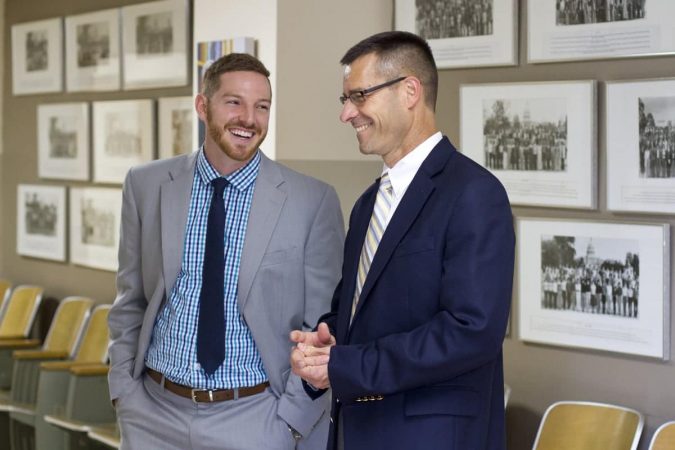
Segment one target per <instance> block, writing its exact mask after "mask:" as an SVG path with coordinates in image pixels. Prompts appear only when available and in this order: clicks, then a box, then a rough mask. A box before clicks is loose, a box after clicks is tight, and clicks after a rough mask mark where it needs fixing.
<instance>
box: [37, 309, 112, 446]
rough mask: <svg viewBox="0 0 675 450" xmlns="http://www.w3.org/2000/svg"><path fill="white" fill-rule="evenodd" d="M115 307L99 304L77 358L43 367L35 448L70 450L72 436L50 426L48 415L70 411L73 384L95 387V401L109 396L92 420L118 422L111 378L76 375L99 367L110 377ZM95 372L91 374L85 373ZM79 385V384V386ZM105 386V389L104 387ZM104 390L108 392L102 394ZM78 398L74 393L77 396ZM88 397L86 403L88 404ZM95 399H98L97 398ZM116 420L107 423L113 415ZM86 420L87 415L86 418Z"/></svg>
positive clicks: (99, 370)
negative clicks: (109, 384)
mask: <svg viewBox="0 0 675 450" xmlns="http://www.w3.org/2000/svg"><path fill="white" fill-rule="evenodd" d="M111 306H112V305H107V304H106V305H99V306H97V307H96V308H95V309H94V311H93V312H92V314H91V318H90V319H89V324H88V325H87V329H86V331H85V333H84V336H83V337H82V343H81V344H80V347H79V349H78V351H77V354H76V356H75V358H74V359H73V360H72V361H51V362H43V363H42V364H40V377H39V381H38V394H37V403H36V406H35V448H38V449H47V448H48V449H50V450H61V449H65V448H69V447H66V441H68V440H69V435H68V434H67V433H66V431H64V430H63V429H61V428H58V427H55V426H53V425H50V424H49V423H47V422H46V421H45V416H48V415H61V414H63V413H64V412H65V411H66V409H67V404H68V402H69V401H70V400H69V399H70V397H71V393H70V389H71V387H70V386H71V384H73V385H74V386H73V388H72V389H75V390H77V389H78V387H77V386H78V385H85V386H86V385H88V384H91V385H93V386H94V387H95V389H94V391H95V392H94V394H95V395H94V396H93V397H92V398H91V399H90V400H91V401H93V402H95V401H97V400H98V399H100V397H101V395H103V394H104V395H105V402H104V404H103V405H100V406H101V408H100V411H99V412H96V411H95V412H94V413H93V414H92V415H91V418H92V419H95V418H96V417H98V415H101V414H102V415H103V418H102V419H101V422H104V421H114V411H113V410H112V407H111V406H110V400H109V398H108V388H107V379H105V376H103V378H102V379H101V377H99V378H98V379H94V378H91V379H86V380H85V379H84V378H81V379H80V378H78V379H75V380H74V379H73V378H74V377H76V376H78V375H77V372H75V373H74V372H73V369H75V368H91V367H94V368H97V369H96V370H98V372H96V371H95V372H96V374H99V375H100V374H102V373H104V375H105V374H107V367H108V366H107V365H106V364H105V363H106V361H107V360H108V343H109V339H110V336H109V330H108V313H109V311H110V308H111ZM85 372H86V373H91V371H85ZM78 382H79V383H78ZM101 385H103V388H101ZM102 389H104V390H105V392H103V393H102V392H101V390H102ZM84 391H86V388H81V389H80V391H79V392H84ZM73 395H74V394H73ZM86 395H88V394H87V393H85V394H84V397H85V399H84V401H86ZM94 397H95V398H94ZM111 415H112V416H113V419H112V420H107V419H108V418H109V417H110V416H111ZM85 417H86V416H85ZM104 419H106V420H104Z"/></svg>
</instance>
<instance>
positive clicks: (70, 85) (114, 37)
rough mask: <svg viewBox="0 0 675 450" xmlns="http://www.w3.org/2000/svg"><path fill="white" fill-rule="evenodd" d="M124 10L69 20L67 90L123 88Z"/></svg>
mask: <svg viewBox="0 0 675 450" xmlns="http://www.w3.org/2000/svg"><path fill="white" fill-rule="evenodd" d="M120 41H121V37H120V10H119V8H114V9H106V10H102V11H96V12H93V13H87V14H79V15H75V16H67V17H66V91H68V92H80V91H116V90H119V89H120V87H121V81H120V80H121V74H120V67H121V66H120V61H121V57H120Z"/></svg>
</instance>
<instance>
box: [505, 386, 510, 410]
mask: <svg viewBox="0 0 675 450" xmlns="http://www.w3.org/2000/svg"><path fill="white" fill-rule="evenodd" d="M509 398H511V386H509V385H508V384H506V383H504V408H506V405H508V404H509Z"/></svg>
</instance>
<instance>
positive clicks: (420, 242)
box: [394, 237, 434, 258]
mask: <svg viewBox="0 0 675 450" xmlns="http://www.w3.org/2000/svg"><path fill="white" fill-rule="evenodd" d="M433 249H434V241H433V240H432V239H431V238H428V237H426V238H411V239H405V240H403V241H401V243H400V244H398V247H396V250H395V252H394V258H397V257H399V256H405V255H411V254H413V253H422V252H428V251H431V250H433Z"/></svg>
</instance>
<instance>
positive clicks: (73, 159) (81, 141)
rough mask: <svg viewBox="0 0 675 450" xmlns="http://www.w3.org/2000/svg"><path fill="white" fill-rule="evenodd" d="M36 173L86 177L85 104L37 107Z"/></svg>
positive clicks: (87, 170) (41, 175) (86, 105)
mask: <svg viewBox="0 0 675 450" xmlns="http://www.w3.org/2000/svg"><path fill="white" fill-rule="evenodd" d="M37 116H38V120H37V124H38V127H37V134H38V136H37V140H38V176H39V177H40V178H52V179H59V180H81V181H86V180H88V179H89V105H88V104H87V103H86V102H81V103H52V104H45V105H39V106H38V108H37Z"/></svg>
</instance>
